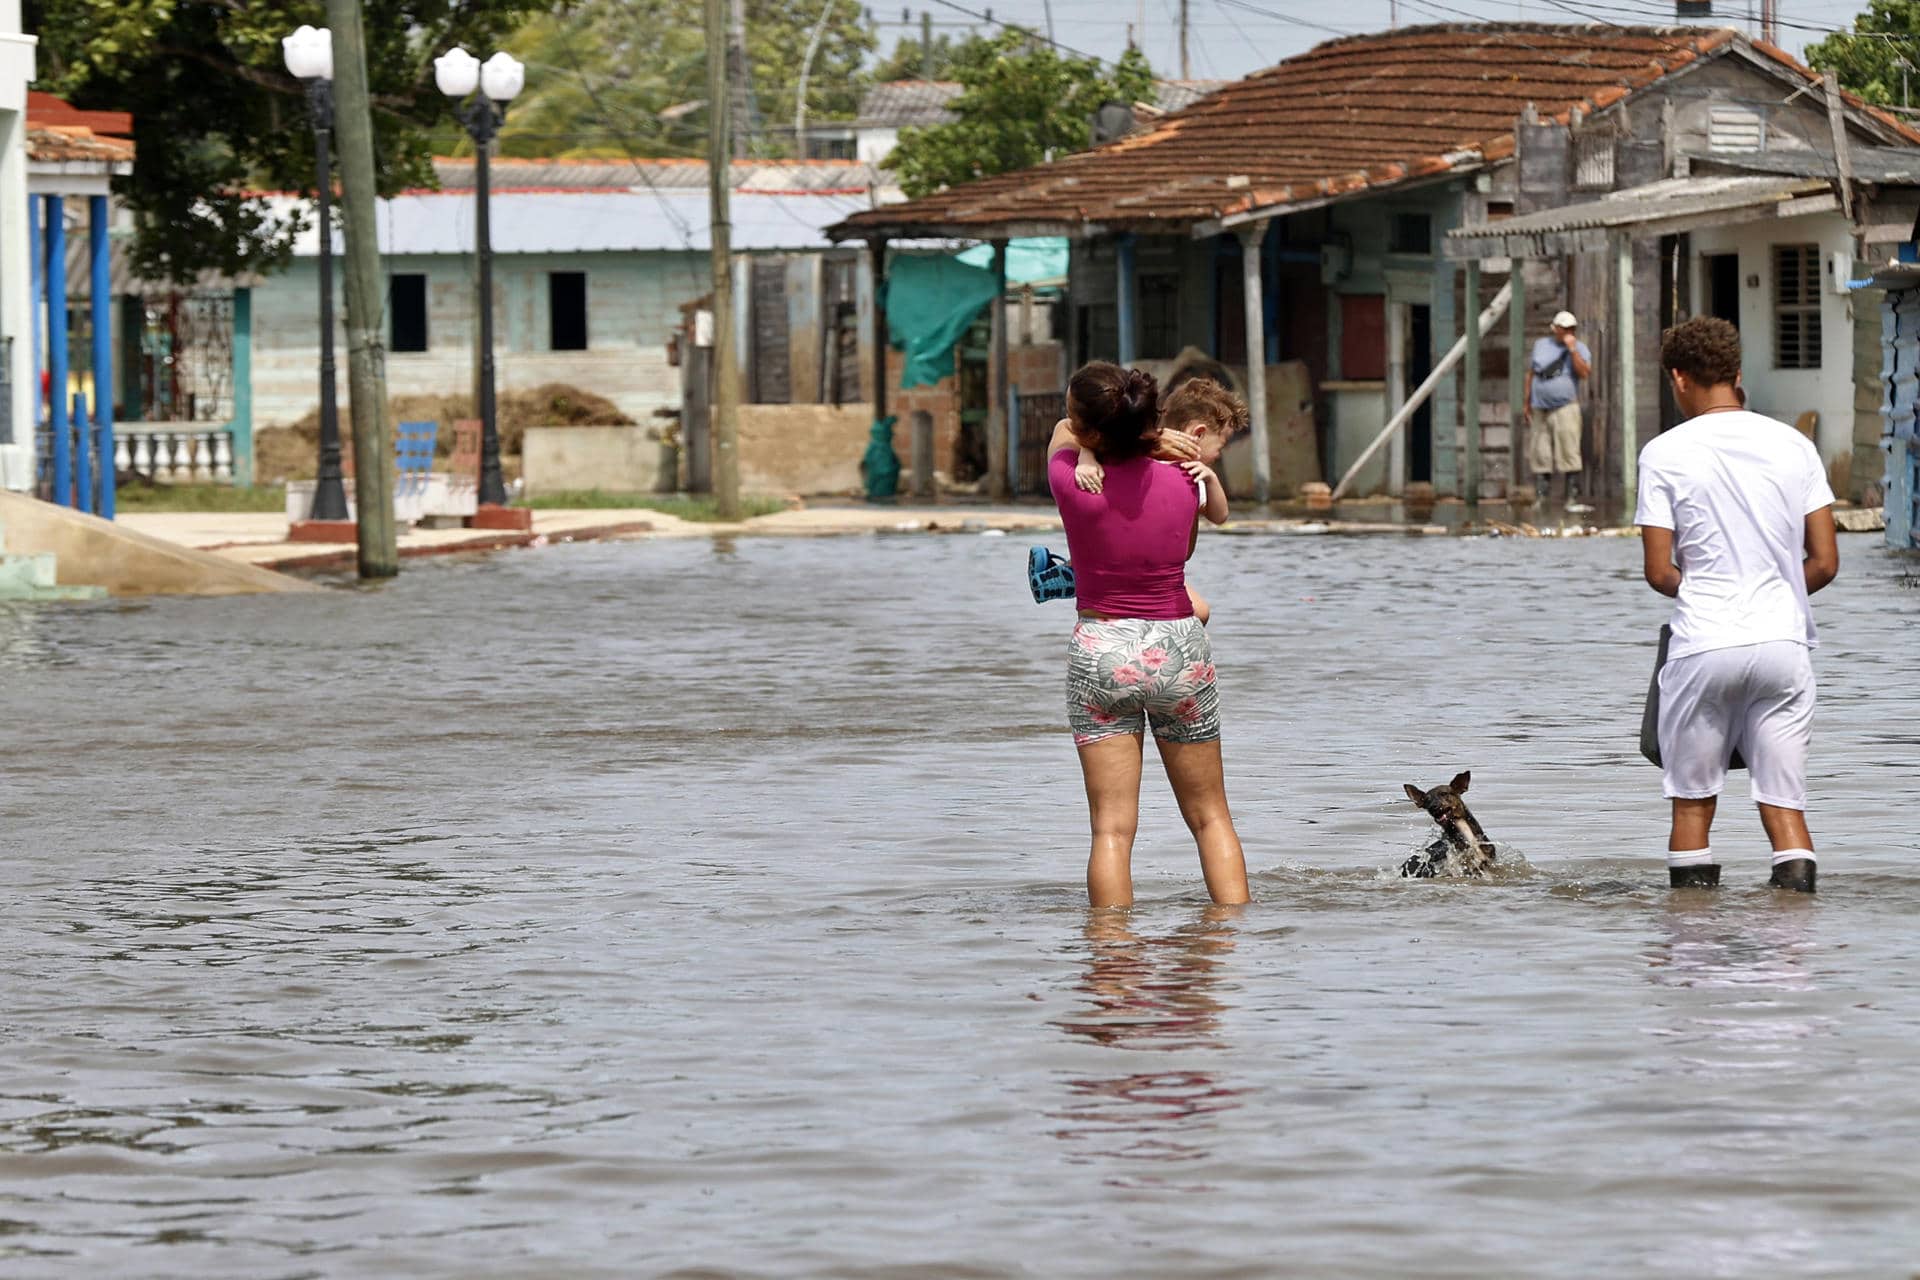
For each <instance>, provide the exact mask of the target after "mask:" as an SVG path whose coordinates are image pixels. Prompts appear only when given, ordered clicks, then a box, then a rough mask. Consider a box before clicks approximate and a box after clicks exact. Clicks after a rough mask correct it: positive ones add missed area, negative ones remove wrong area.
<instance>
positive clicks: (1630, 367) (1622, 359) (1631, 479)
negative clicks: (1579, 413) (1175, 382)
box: [1600, 232, 1640, 519]
mask: <svg viewBox="0 0 1920 1280" xmlns="http://www.w3.org/2000/svg"><path fill="white" fill-rule="evenodd" d="M1613 306H1614V317H1613V332H1614V363H1615V365H1616V366H1617V367H1616V368H1615V370H1614V376H1615V377H1616V378H1617V379H1618V381H1617V382H1616V383H1615V386H1616V387H1617V389H1618V390H1617V394H1616V396H1615V399H1616V400H1618V402H1619V405H1620V496H1621V498H1622V499H1623V500H1624V501H1625V503H1626V508H1627V518H1628V519H1632V518H1633V509H1634V505H1635V494H1636V490H1637V489H1638V487H1639V480H1640V474H1639V470H1640V458H1639V453H1640V445H1639V417H1638V414H1639V405H1638V404H1637V402H1636V400H1635V396H1634V393H1635V387H1634V378H1635V374H1636V369H1637V364H1638V362H1637V361H1636V360H1635V359H1634V337H1633V240H1632V239H1631V238H1630V237H1629V236H1627V234H1626V233H1625V232H1620V233H1618V234H1616V235H1615V236H1614V238H1613ZM1600 464H1601V471H1602V474H1604V473H1605V468H1606V460H1605V459H1604V458H1602V459H1600Z"/></svg>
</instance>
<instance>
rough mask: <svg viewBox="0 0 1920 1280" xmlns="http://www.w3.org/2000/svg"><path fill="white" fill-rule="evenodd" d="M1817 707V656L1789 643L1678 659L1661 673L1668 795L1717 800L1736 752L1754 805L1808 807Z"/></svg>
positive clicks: (1663, 753) (1711, 651)
mask: <svg viewBox="0 0 1920 1280" xmlns="http://www.w3.org/2000/svg"><path fill="white" fill-rule="evenodd" d="M1813 703H1814V682H1813V656H1812V654H1811V653H1810V652H1808V650H1807V647H1806V646H1805V645H1801V644H1795V643H1794V642H1793V641H1791V640H1774V641H1770V642H1768V643H1766V644H1749V645H1742V646H1741V647H1739V648H1737V649H1709V650H1708V651H1707V652H1705V653H1695V654H1689V655H1688V656H1686V657H1684V658H1675V659H1673V661H1671V662H1669V663H1667V665H1666V667H1665V668H1663V669H1662V670H1661V672H1660V758H1661V760H1662V761H1664V762H1665V777H1664V779H1663V782H1664V790H1665V792H1666V795H1667V798H1668V799H1670V800H1704V799H1706V798H1707V797H1708V796H1717V795H1719V794H1720V790H1721V788H1722V787H1724V786H1725V785H1726V782H1727V761H1728V760H1729V759H1730V758H1731V757H1732V754H1733V749H1734V748H1735V747H1738V748H1740V752H1741V754H1742V755H1744V756H1745V757H1746V760H1747V768H1748V770H1749V771H1751V773H1752V775H1753V798H1754V800H1755V801H1757V802H1758V803H1760V804H1770V805H1774V806H1775V807H1777V808H1781V809H1802V810H1804V809H1805V808H1806V807H1807V747H1808V746H1809V745H1810V744H1811V743H1812V741H1813Z"/></svg>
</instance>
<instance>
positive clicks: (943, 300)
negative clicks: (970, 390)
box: [887, 254, 996, 387]
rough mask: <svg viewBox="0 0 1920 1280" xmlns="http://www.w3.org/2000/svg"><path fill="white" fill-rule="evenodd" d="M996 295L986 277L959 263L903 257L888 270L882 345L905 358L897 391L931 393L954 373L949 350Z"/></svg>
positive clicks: (990, 275)
mask: <svg viewBox="0 0 1920 1280" xmlns="http://www.w3.org/2000/svg"><path fill="white" fill-rule="evenodd" d="M995 291H996V286H995V284H994V279H993V273H992V272H991V271H982V270H981V269H980V268H979V267H970V266H968V265H967V264H966V263H964V262H961V261H960V260H959V259H958V258H918V257H913V256H911V255H907V254H902V255H901V256H900V257H897V258H894V259H893V260H892V261H891V262H889V263H888V264H887V339H888V341H889V342H891V343H892V344H893V345H894V347H895V348H897V349H898V350H900V351H902V352H905V353H906V357H907V358H906V360H905V361H903V362H902V363H903V365H904V368H902V370H901V372H900V385H901V386H902V387H930V386H932V385H933V384H934V383H936V382H938V381H940V379H942V378H944V377H946V376H947V375H948V374H950V373H952V372H953V344H954V343H956V342H958V341H960V336H961V335H962V334H964V333H965V332H966V331H967V326H968V325H971V324H972V323H973V318H974V317H975V316H977V315H979V314H980V308H982V307H984V306H986V305H987V304H988V303H989V302H992V301H993V295H994V293H995Z"/></svg>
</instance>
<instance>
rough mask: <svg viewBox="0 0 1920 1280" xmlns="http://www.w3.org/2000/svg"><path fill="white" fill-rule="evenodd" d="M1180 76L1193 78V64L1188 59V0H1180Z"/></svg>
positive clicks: (1188, 78)
mask: <svg viewBox="0 0 1920 1280" xmlns="http://www.w3.org/2000/svg"><path fill="white" fill-rule="evenodd" d="M1180 78H1181V79H1182V80H1191V79H1193V64H1192V63H1191V62H1189V61H1188V60H1187V0H1180Z"/></svg>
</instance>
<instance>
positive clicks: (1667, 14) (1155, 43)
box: [865, 0, 1865, 80]
mask: <svg viewBox="0 0 1920 1280" xmlns="http://www.w3.org/2000/svg"><path fill="white" fill-rule="evenodd" d="M865 2H866V4H867V6H868V7H869V8H871V9H872V11H873V14H874V17H875V18H876V19H877V20H879V21H880V22H882V23H885V24H888V25H885V26H883V27H882V28H881V42H882V47H883V48H884V49H887V50H891V49H892V47H893V42H894V41H895V40H896V39H898V38H899V37H900V36H901V35H902V34H907V33H909V31H911V33H912V34H914V35H917V34H918V32H919V23H920V14H921V11H922V10H923V9H924V10H926V11H928V12H930V13H932V15H933V20H934V24H935V31H936V34H939V33H946V34H960V33H961V32H962V31H963V30H964V29H965V28H968V27H972V28H974V29H975V30H980V31H985V30H987V29H988V26H987V24H986V23H985V22H983V21H981V20H980V19H979V18H978V17H970V16H969V14H968V12H963V11H970V12H971V13H972V14H975V15H984V14H985V13H988V12H991V13H992V15H993V17H994V19H995V21H996V22H1003V23H1019V24H1021V25H1025V26H1031V27H1033V28H1034V29H1036V30H1039V31H1045V30H1046V26H1047V9H1048V8H1049V7H1050V8H1051V10H1052V18H1053V38H1054V40H1055V41H1057V42H1058V43H1059V44H1061V45H1064V46H1066V47H1068V48H1071V49H1073V50H1075V51H1078V52H1081V53H1090V54H1094V55H1096V56H1098V57H1101V58H1105V59H1108V60H1112V59H1113V58H1116V57H1118V56H1119V55H1120V52H1121V50H1123V49H1125V48H1126V44H1127V29H1128V26H1129V25H1130V24H1131V25H1132V26H1134V27H1136V28H1138V32H1137V34H1136V36H1135V39H1136V41H1137V42H1138V43H1139V45H1140V47H1141V48H1142V49H1144V50H1146V53H1147V56H1148V57H1149V58H1151V59H1152V61H1153V64H1154V70H1155V71H1156V72H1158V73H1159V74H1161V75H1163V76H1177V75H1178V74H1179V71H1180V65H1179V42H1178V39H1177V37H1176V32H1177V29H1178V21H1179V4H1180V0H996V2H995V3H993V4H992V5H990V6H989V5H988V4H985V3H983V0H914V3H912V4H911V23H912V25H911V28H908V27H903V26H901V25H900V20H901V13H902V6H901V5H898V4H890V3H888V0H865ZM1392 2H1393V0H1341V3H1339V4H1328V3H1325V0H1311V2H1309V0H1188V4H1189V13H1188V42H1187V48H1188V53H1189V56H1190V58H1191V60H1192V64H1193V65H1192V69H1193V75H1194V77H1195V78H1196V79H1203V80H1234V79H1238V78H1240V77H1241V76H1244V75H1247V74H1249V73H1251V72H1254V71H1258V70H1260V69H1261V68H1263V67H1269V66H1272V65H1273V64H1274V63H1276V62H1279V61H1280V60H1281V59H1283V58H1288V57H1291V56H1293V55H1294V54H1296V53H1303V52H1305V51H1306V50H1308V49H1310V48H1312V47H1313V46H1314V45H1316V44H1318V43H1319V42H1320V41H1322V40H1330V39H1333V38H1334V37H1335V36H1338V35H1345V34H1351V33H1357V32H1362V31H1380V30H1384V29H1385V28H1386V27H1387V26H1388V25H1389V23H1390V22H1391V20H1392V14H1391V11H1390V9H1389V4H1390V3H1392ZM1397 2H1398V5H1399V10H1400V24H1401V25H1402V26H1411V25H1414V24H1416V23H1430V22H1512V21H1525V22H1595V21H1599V22H1614V23H1620V24H1622V25H1637V24H1648V25H1655V26H1659V25H1667V24H1670V23H1671V22H1672V17H1671V15H1672V13H1673V8H1672V5H1671V3H1667V4H1662V3H1660V0H1569V3H1568V4H1548V3H1542V2H1541V0H1397ZM1569 5H1571V6H1575V7H1569ZM956 6H957V7H956ZM1757 7H1758V0H1753V3H1752V4H1749V3H1748V0H1714V12H1715V15H1716V17H1715V21H1714V22H1713V23H1712V24H1711V25H1715V26H1735V27H1743V28H1749V27H1750V28H1751V29H1755V30H1757V28H1758V22H1757V19H1755V20H1752V21H1751V22H1750V19H1749V14H1750V13H1756V12H1757ZM1864 7H1865V0H1781V6H1780V23H1781V29H1780V37H1781V39H1780V42H1781V44H1783V45H1785V46H1786V47H1787V49H1788V51H1789V52H1791V53H1793V54H1795V55H1798V56H1804V50H1805V47H1806V45H1807V44H1809V43H1811V42H1813V41H1817V40H1819V39H1821V37H1822V36H1823V35H1824V34H1825V32H1826V31H1828V30H1832V29H1835V28H1844V27H1846V26H1847V25H1848V24H1850V23H1851V22H1852V20H1853V16H1854V15H1855V14H1856V13H1857V12H1859V11H1860V9H1862V8H1864ZM1809 28H1811V29H1809Z"/></svg>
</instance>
